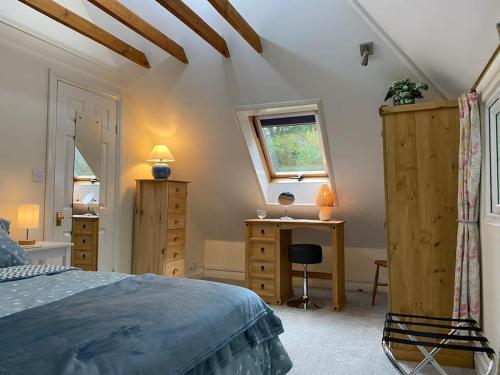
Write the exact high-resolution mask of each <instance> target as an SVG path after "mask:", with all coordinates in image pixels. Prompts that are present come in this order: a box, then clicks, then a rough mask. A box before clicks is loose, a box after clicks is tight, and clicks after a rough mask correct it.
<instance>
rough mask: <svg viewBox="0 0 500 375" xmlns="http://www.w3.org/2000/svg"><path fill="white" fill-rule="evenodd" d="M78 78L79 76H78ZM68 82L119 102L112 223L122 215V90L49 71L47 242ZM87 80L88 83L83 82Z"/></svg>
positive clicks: (116, 241)
mask: <svg viewBox="0 0 500 375" xmlns="http://www.w3.org/2000/svg"><path fill="white" fill-rule="evenodd" d="M77 75H78V77H75V76H77ZM59 81H61V82H65V83H67V84H70V85H73V86H75V87H78V88H80V89H83V90H87V91H90V92H92V93H94V94H96V95H101V96H104V97H107V98H109V99H111V100H113V101H114V102H115V103H116V144H115V174H114V179H115V188H114V190H115V191H114V193H115V198H114V201H113V205H114V207H113V215H112V221H113V223H116V219H117V218H119V217H121V216H120V204H119V203H120V191H121V178H120V177H121V173H120V149H121V147H120V146H121V109H122V96H123V94H122V88H120V87H118V86H116V85H115V84H114V83H112V82H108V81H105V80H101V79H99V78H95V77H92V76H89V75H87V74H82V75H79V74H75V73H73V72H72V73H69V74H67V75H66V74H62V73H61V72H59V71H56V70H54V69H49V92H48V108H47V140H46V162H45V170H46V171H45V200H44V212H43V216H44V217H43V223H44V225H43V239H44V240H45V241H49V240H51V239H52V235H53V233H54V187H55V186H54V185H55V160H56V159H55V157H56V156H55V146H56V134H57V83H58V82H59ZM83 81H85V82H86V83H82V82H83ZM119 234H120V225H114V234H113V249H112V251H113V271H115V269H116V267H117V264H118V251H117V250H118V249H119V239H120V236H119Z"/></svg>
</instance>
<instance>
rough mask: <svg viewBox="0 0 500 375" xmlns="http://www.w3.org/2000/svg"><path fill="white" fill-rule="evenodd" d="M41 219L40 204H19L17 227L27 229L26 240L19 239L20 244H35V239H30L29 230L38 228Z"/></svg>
mask: <svg viewBox="0 0 500 375" xmlns="http://www.w3.org/2000/svg"><path fill="white" fill-rule="evenodd" d="M39 221H40V206H39V205H38V204H21V205H19V206H17V227H18V228H21V229H26V240H19V245H34V244H35V240H30V239H29V230H30V229H35V228H38V225H39Z"/></svg>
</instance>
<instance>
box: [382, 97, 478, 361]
mask: <svg viewBox="0 0 500 375" xmlns="http://www.w3.org/2000/svg"><path fill="white" fill-rule="evenodd" d="M380 116H381V117H382V137H383V153H384V174H385V201H386V230H387V253H388V272H389V311H392V312H395V313H403V314H413V315H425V316H433V317H451V315H452V311H453V289H454V279H455V251H456V243H457V191H458V150H459V140H460V123H459V114H458V102H457V100H447V101H436V102H424V103H419V104H411V105H401V106H382V107H381V108H380ZM440 332H441V331H440ZM394 349H395V350H394V351H395V353H396V355H397V356H398V357H399V358H400V359H407V360H417V359H418V360H420V358H422V357H421V353H420V352H417V351H416V350H415V349H414V348H413V347H411V346H405V345H400V346H397V345H396V346H395V348H394ZM440 355H441V358H440V363H443V364H452V365H457V366H465V367H470V366H471V365H472V356H470V355H468V354H466V355H464V354H460V355H459V356H457V355H454V354H452V353H449V352H448V353H447V352H446V351H444V350H443V352H442V353H440Z"/></svg>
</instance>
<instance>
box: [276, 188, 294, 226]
mask: <svg viewBox="0 0 500 375" xmlns="http://www.w3.org/2000/svg"><path fill="white" fill-rule="evenodd" d="M278 202H279V204H281V205H282V206H283V207H285V216H283V217H281V218H280V219H281V220H293V217H290V216H288V207H290V206H291V205H292V204H293V202H295V195H293V194H292V193H290V192H289V191H286V192H284V193H281V194H280V195H279V196H278Z"/></svg>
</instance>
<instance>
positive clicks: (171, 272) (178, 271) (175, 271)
mask: <svg viewBox="0 0 500 375" xmlns="http://www.w3.org/2000/svg"><path fill="white" fill-rule="evenodd" d="M163 274H164V275H165V276H168V277H182V276H184V260H176V261H175V262H166V263H165V266H164V270H163Z"/></svg>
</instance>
